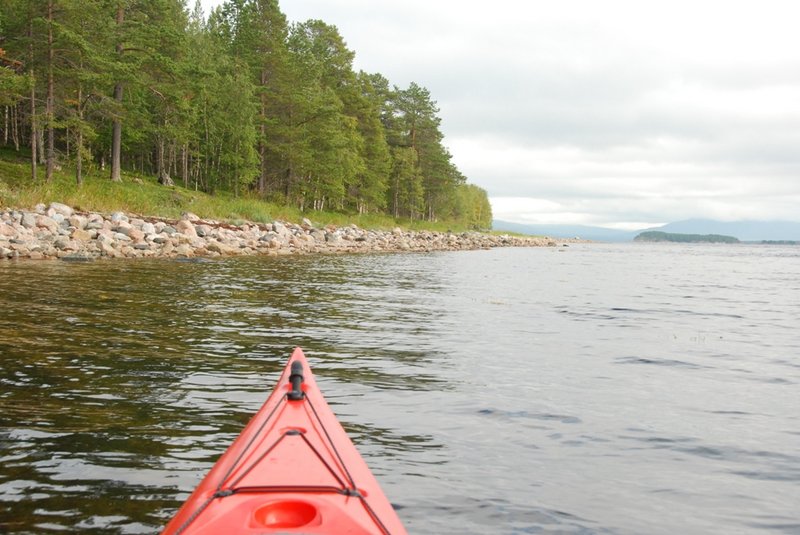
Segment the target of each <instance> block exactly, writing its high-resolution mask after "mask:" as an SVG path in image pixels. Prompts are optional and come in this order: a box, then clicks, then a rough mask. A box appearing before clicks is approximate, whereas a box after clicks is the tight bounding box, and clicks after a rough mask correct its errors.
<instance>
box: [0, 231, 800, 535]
mask: <svg viewBox="0 0 800 535" xmlns="http://www.w3.org/2000/svg"><path fill="white" fill-rule="evenodd" d="M798 320H800V248H797V247H777V246H776V247H766V246H747V245H736V246H691V245H681V246H671V245H641V244H627V245H582V246H573V247H570V248H566V249H552V248H550V249H545V248H543V249H498V250H492V251H476V252H462V253H437V254H407V255H364V256H319V257H298V258H245V259H231V260H224V261H215V262H204V263H182V262H174V261H137V262H126V261H117V262H100V263H93V264H68V263H63V262H44V263H33V262H20V263H11V262H5V263H0V531H3V532H8V533H56V532H64V531H67V532H71V531H81V532H85V533H152V532H156V531H158V529H159V528H160V527H161V526H162V525H163V523H164V522H165V521H166V520H167V519H168V518H169V517H170V515H171V514H172V513H174V511H175V510H176V508H177V507H178V506H179V505H180V503H181V502H182V500H184V499H185V498H186V497H187V496H188V493H189V492H190V491H191V490H192V489H193V488H194V486H195V485H196V484H197V483H198V482H199V481H200V479H201V478H202V476H203V474H204V472H205V471H206V470H208V468H209V467H210V466H211V465H212V464H213V462H214V460H215V459H216V457H217V456H218V455H219V454H220V453H221V452H222V451H223V450H224V449H225V447H226V446H227V445H228V444H229V443H230V441H231V440H232V439H233V438H234V437H235V436H236V434H237V433H238V431H239V430H240V429H241V427H242V426H243V425H244V424H245V423H246V422H247V420H248V418H249V417H250V415H251V414H252V413H253V412H254V411H255V410H257V409H258V407H259V406H260V404H261V402H262V401H263V400H264V398H265V397H266V394H267V391H268V390H269V389H271V387H272V385H273V383H274V381H275V380H276V379H277V376H278V373H279V371H280V369H281V367H282V365H283V363H284V361H285V359H286V358H287V357H288V355H289V354H290V351H291V349H292V348H293V347H294V346H295V345H300V346H301V347H303V348H304V349H305V350H306V354H307V355H308V357H309V360H310V361H311V364H312V366H313V367H314V371H315V374H316V375H317V379H318V382H319V384H320V387H321V388H322V390H323V392H324V393H325V394H326V396H327V397H328V399H329V401H330V403H331V405H332V406H333V408H334V410H335V411H336V412H337V414H338V415H339V417H340V418H341V420H342V421H343V423H344V425H345V428H346V429H347V430H348V432H349V433H350V435H351V436H352V438H353V439H354V441H355V442H356V443H357V444H358V447H359V449H360V450H361V452H362V454H363V455H364V456H365V458H366V459H367V462H368V464H369V465H370V466H371V467H372V468H373V471H374V472H375V474H376V476H377V477H378V479H379V480H380V481H381V483H382V485H383V486H384V489H385V491H386V493H387V495H388V496H389V497H390V498H391V500H392V502H393V503H394V504H395V505H396V507H397V508H398V512H399V514H400V516H401V518H402V519H403V521H404V522H405V523H406V524H407V527H408V529H409V531H410V532H412V533H442V534H456V533H458V534H462V533H476V534H489V533H497V534H522V533H614V534H633V533H653V534H660V533H664V534H667V533H670V534H672V533H712V532H717V533H797V532H799V531H800V507H798V504H800V387H799V385H800V333H799V332H798V325H800V321H798Z"/></svg>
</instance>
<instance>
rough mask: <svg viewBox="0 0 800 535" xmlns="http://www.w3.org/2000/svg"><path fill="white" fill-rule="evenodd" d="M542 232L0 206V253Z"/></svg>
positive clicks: (484, 242) (482, 245) (391, 242)
mask: <svg viewBox="0 0 800 535" xmlns="http://www.w3.org/2000/svg"><path fill="white" fill-rule="evenodd" d="M556 245H558V242H556V241H554V240H552V239H550V238H523V237H515V236H506V235H500V236H497V235H489V234H483V233H479V232H464V233H449V232H430V231H419V232H417V231H404V230H401V229H400V228H395V229H394V230H391V231H378V230H364V229H361V228H359V227H357V226H355V225H349V226H346V227H334V226H330V225H329V226H327V227H324V228H317V227H315V226H314V225H313V224H312V223H311V221H309V220H308V219H304V220H303V223H302V224H300V225H297V224H292V223H287V222H281V221H275V222H273V223H269V224H260V223H247V224H243V225H232V224H228V223H222V222H218V221H208V220H203V219H200V218H199V217H197V216H196V215H194V214H190V213H186V214H184V215H183V217H182V219H180V220H177V221H175V220H169V219H161V218H151V217H141V216H134V215H130V214H125V213H122V212H116V213H113V214H100V213H95V212H79V211H76V210H74V209H73V208H71V207H69V206H67V205H65V204H62V203H51V204H50V206H45V205H43V204H40V205H38V206H36V207H35V208H34V210H32V211H25V210H5V211H2V212H0V261H2V260H3V259H22V258H27V259H33V260H43V259H56V258H60V259H63V260H79V261H80V260H94V259H99V258H156V257H166V258H192V257H219V256H236V255H256V254H259V255H281V254H310V253H371V252H410V251H419V252H427V251H458V250H471V249H488V248H493V247H542V246H551V247H553V246H556Z"/></svg>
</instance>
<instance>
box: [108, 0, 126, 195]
mask: <svg viewBox="0 0 800 535" xmlns="http://www.w3.org/2000/svg"><path fill="white" fill-rule="evenodd" d="M123 22H125V6H123V5H122V2H120V3H119V4H117V29H118V30H119V29H120V27H121V26H122V23H123ZM116 50H117V55H118V56H120V57H122V50H123V47H122V41H118V42H117V48H116ZM114 101H115V102H116V103H117V106H119V108H120V109H121V108H122V82H117V83H116V85H114ZM111 181H112V182H121V181H122V119H121V118H120V117H119V115H117V116H115V117H114V122H113V124H112V128H111Z"/></svg>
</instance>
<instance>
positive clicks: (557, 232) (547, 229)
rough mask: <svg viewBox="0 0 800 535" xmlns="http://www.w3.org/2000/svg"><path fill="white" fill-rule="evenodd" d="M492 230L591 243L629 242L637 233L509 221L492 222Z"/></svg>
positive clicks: (602, 228) (580, 226) (601, 228)
mask: <svg viewBox="0 0 800 535" xmlns="http://www.w3.org/2000/svg"><path fill="white" fill-rule="evenodd" d="M492 229H494V230H507V231H509V232H519V233H520V234H531V235H534V236H550V237H551V238H582V239H584V240H592V241H612V242H619V241H631V240H632V239H633V238H634V237H635V236H636V235H637V234H638V233H639V232H638V231H636V232H630V231H627V230H616V229H610V228H604V227H590V226H585V225H526V224H524V223H512V222H510V221H499V220H494V221H493V222H492Z"/></svg>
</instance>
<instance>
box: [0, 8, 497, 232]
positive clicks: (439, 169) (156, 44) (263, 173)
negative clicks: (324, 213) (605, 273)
mask: <svg viewBox="0 0 800 535" xmlns="http://www.w3.org/2000/svg"><path fill="white" fill-rule="evenodd" d="M354 57H355V53H354V52H353V51H352V50H350V49H348V48H347V44H346V43H345V40H344V39H343V37H342V36H341V35H340V34H339V31H338V29H337V28H336V27H335V26H331V25H329V24H326V23H325V22H323V21H321V20H309V21H306V22H303V23H299V24H293V25H290V24H289V23H288V22H287V20H286V17H285V15H284V14H283V13H282V12H281V10H280V6H279V5H278V2H277V0H228V1H227V2H225V3H223V4H222V5H220V6H219V7H217V8H216V9H215V10H214V11H213V12H212V13H211V14H210V16H209V17H208V19H207V20H206V19H205V18H204V17H203V13H202V9H201V7H200V3H199V2H196V3H195V5H194V6H191V9H190V10H187V8H186V6H185V3H184V2H183V1H181V0H117V1H108V0H80V1H79V0H3V9H2V10H0V107H2V108H0V111H2V112H3V117H4V118H5V120H4V121H3V122H2V124H0V129H2V130H0V143H2V144H4V145H7V146H10V147H13V148H15V150H17V151H20V150H26V148H31V149H34V150H33V151H32V153H33V154H32V160H31V161H32V165H33V166H34V168H33V169H34V175H33V176H34V177H35V176H36V175H35V165H36V162H37V154H38V155H39V158H38V159H39V161H40V163H44V162H45V161H46V162H47V164H48V165H47V169H48V173H47V176H51V169H52V167H53V166H55V167H56V168H57V167H58V166H59V165H61V164H69V165H71V166H73V167H75V168H76V170H77V180H78V183H79V184H80V183H81V180H82V178H81V177H82V173H83V170H84V169H86V168H93V169H95V170H98V169H100V168H102V169H106V167H111V171H112V172H111V176H112V178H113V179H117V178H118V177H119V176H121V175H120V174H119V173H118V172H115V171H114V169H116V166H115V165H112V162H113V163H115V164H116V163H117V162H119V166H120V167H121V168H122V170H124V171H126V172H128V173H140V174H150V175H156V176H157V177H158V179H159V181H160V182H161V183H163V184H167V185H168V184H171V183H172V182H173V180H177V181H180V182H182V183H183V185H184V186H186V187H192V188H195V189H198V190H203V191H206V192H209V193H214V192H230V193H233V194H234V195H240V194H245V193H247V194H248V195H251V196H256V197H258V198H261V199H265V200H270V201H276V202H279V203H285V204H287V205H293V206H296V207H299V208H300V209H301V210H336V211H340V212H344V213H351V214H352V213H358V214H367V213H376V212H385V213H389V214H392V215H394V216H395V217H399V218H406V219H411V220H419V219H424V220H429V221H434V220H437V219H443V220H454V219H455V220H459V221H461V222H463V223H464V224H466V225H468V226H470V227H474V228H488V227H489V226H490V222H491V209H490V207H489V204H488V199H487V196H486V192H485V191H483V190H481V189H480V188H477V187H475V186H467V185H466V184H465V182H466V180H465V177H464V176H463V175H462V174H461V173H460V172H459V171H458V169H457V168H456V167H455V165H453V163H452V157H451V155H450V153H449V151H448V150H447V148H446V147H445V146H444V144H443V141H444V139H443V135H442V133H441V130H440V123H441V120H440V118H439V116H438V113H439V109H438V108H437V106H436V103H435V101H433V99H432V98H431V95H430V93H429V91H428V90H427V89H425V88H424V87H421V86H419V85H417V84H415V83H412V84H410V86H409V87H408V88H405V89H402V88H398V87H392V86H390V83H389V81H388V80H386V79H385V78H384V77H383V76H381V75H380V74H367V73H363V72H361V73H356V72H354V71H353V58H354ZM115 140H119V142H116V141H115ZM37 145H38V146H37ZM45 147H46V149H47V150H46V151H45ZM116 147H119V151H116V150H115V148H116ZM117 152H118V153H119V157H116V156H115V155H116V154H117ZM106 172H108V171H106Z"/></svg>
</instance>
